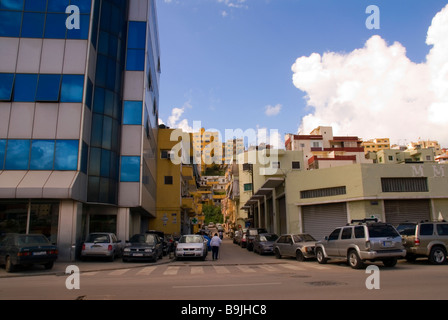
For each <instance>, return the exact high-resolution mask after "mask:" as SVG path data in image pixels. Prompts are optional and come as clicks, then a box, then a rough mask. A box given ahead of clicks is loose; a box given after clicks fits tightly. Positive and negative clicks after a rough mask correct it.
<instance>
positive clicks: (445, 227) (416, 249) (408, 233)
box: [400, 221, 448, 264]
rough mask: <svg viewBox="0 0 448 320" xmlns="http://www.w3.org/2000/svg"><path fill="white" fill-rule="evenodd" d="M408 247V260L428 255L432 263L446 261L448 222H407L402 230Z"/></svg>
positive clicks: (405, 244)
mask: <svg viewBox="0 0 448 320" xmlns="http://www.w3.org/2000/svg"><path fill="white" fill-rule="evenodd" d="M400 233H401V236H402V237H403V241H404V247H405V248H406V251H407V255H406V260H408V261H415V259H417V258H418V257H428V259H429V262H430V263H432V264H444V263H445V262H446V256H447V248H448V222H427V221H425V222H420V223H414V224H412V223H407V224H406V225H405V227H402V230H401V231H400Z"/></svg>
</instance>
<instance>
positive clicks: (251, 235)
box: [246, 228, 268, 251]
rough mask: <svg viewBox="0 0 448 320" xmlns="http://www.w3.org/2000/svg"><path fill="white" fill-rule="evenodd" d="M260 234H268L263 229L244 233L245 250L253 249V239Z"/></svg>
mask: <svg viewBox="0 0 448 320" xmlns="http://www.w3.org/2000/svg"><path fill="white" fill-rule="evenodd" d="M260 233H268V232H267V230H266V229H264V228H249V229H247V231H246V248H247V250H249V251H252V250H253V249H254V240H255V237H256V236H257V235H258V234H260Z"/></svg>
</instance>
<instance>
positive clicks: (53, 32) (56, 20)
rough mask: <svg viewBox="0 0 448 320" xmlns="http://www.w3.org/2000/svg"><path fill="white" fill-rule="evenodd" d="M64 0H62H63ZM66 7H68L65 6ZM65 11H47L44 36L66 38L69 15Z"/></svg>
mask: <svg viewBox="0 0 448 320" xmlns="http://www.w3.org/2000/svg"><path fill="white" fill-rule="evenodd" d="M61 2H62V1H61ZM49 7H50V6H49ZM65 8H66V7H65ZM65 8H64V11H63V12H64V13H47V19H46V22H45V33H44V37H45V38H47V39H65V32H66V31H67V27H66V25H65V22H66V20H67V15H66V14H65Z"/></svg>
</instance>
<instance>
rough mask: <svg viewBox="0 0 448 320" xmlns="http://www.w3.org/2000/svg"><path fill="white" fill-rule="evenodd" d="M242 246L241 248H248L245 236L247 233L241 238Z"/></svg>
mask: <svg viewBox="0 0 448 320" xmlns="http://www.w3.org/2000/svg"><path fill="white" fill-rule="evenodd" d="M240 246H241V248H246V247H247V234H245V233H243V235H242V236H241V240H240Z"/></svg>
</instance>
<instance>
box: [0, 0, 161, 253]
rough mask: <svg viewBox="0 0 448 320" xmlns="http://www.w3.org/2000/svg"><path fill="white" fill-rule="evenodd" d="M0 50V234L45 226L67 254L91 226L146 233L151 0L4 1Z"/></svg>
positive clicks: (152, 116)
mask: <svg viewBox="0 0 448 320" xmlns="http://www.w3.org/2000/svg"><path fill="white" fill-rule="evenodd" d="M77 13H79V14H77ZM0 56H1V57H2V58H1V59H0V232H1V233H4V232H20V233H43V234H45V235H46V236H47V237H49V238H50V239H51V241H52V242H54V243H56V244H57V245H58V248H59V252H60V259H61V260H73V259H74V258H75V255H76V250H77V248H79V244H80V243H81V242H82V241H83V239H84V238H85V236H86V235H87V234H88V233H89V232H95V231H109V232H115V233H117V235H118V237H119V239H121V240H122V241H125V240H127V239H128V238H129V236H132V234H133V233H137V232H139V231H140V230H144V229H146V228H147V226H148V221H149V219H150V218H152V217H155V214H156V213H155V206H156V183H155V179H156V161H155V153H156V151H157V132H158V126H157V122H158V119H157V118H158V100H159V95H158V86H159V74H160V53H159V41H158V31H157V17H156V6H155V1H153V0H130V1H125V0H63V1H61V0H57V1H56V0H39V1H36V0H18V1H2V2H1V4H0Z"/></svg>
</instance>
